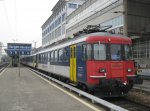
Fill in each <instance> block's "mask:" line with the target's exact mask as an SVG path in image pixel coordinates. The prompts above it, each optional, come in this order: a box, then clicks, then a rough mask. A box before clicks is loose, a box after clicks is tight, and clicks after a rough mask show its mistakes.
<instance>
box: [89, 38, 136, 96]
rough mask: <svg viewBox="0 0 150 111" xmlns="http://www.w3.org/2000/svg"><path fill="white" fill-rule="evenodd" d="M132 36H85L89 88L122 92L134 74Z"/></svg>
mask: <svg viewBox="0 0 150 111" xmlns="http://www.w3.org/2000/svg"><path fill="white" fill-rule="evenodd" d="M131 44H132V42H131V39H129V38H127V37H116V36H96V37H89V38H88V39H87V83H88V87H92V88H93V87H94V89H95V90H98V91H99V92H101V93H103V95H104V94H105V95H106V96H120V95H125V94H126V93H128V91H129V90H130V89H131V88H132V87H133V81H134V77H135V68H134V61H133V59H132V51H131Z"/></svg>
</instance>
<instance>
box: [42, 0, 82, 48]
mask: <svg viewBox="0 0 150 111" xmlns="http://www.w3.org/2000/svg"><path fill="white" fill-rule="evenodd" d="M84 2H85V0H59V1H58V2H57V4H56V5H55V6H54V7H53V9H52V15H51V16H50V17H49V18H48V19H47V20H46V22H45V23H44V24H43V25H42V47H43V48H46V47H49V46H50V45H52V44H54V43H56V42H57V41H60V40H63V39H65V38H66V18H67V16H69V15H70V14H71V13H72V12H73V11H74V10H76V9H77V8H79V7H80V6H81V5H82V4H83V3H84Z"/></svg>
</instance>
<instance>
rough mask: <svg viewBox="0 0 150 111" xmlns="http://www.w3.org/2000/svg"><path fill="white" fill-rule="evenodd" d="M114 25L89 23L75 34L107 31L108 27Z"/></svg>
mask: <svg viewBox="0 0 150 111" xmlns="http://www.w3.org/2000/svg"><path fill="white" fill-rule="evenodd" d="M111 27H112V25H108V26H101V25H100V24H99V25H88V26H86V27H85V28H84V29H83V30H82V31H78V32H77V33H74V34H73V36H74V37H76V36H79V35H81V34H90V33H94V32H107V29H109V28H111Z"/></svg>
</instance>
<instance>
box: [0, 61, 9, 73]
mask: <svg viewBox="0 0 150 111" xmlns="http://www.w3.org/2000/svg"><path fill="white" fill-rule="evenodd" d="M8 64H9V63H2V64H0V72H2V71H3V70H4V69H5V68H6V67H7V66H8Z"/></svg>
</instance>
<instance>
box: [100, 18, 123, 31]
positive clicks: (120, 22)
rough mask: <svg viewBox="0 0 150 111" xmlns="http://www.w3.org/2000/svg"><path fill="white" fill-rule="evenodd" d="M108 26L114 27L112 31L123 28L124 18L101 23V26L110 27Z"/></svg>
mask: <svg viewBox="0 0 150 111" xmlns="http://www.w3.org/2000/svg"><path fill="white" fill-rule="evenodd" d="M108 25H112V28H111V29H113V28H116V27H118V26H123V16H119V17H116V18H113V19H111V20H108V21H105V22H103V23H101V26H108Z"/></svg>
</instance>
